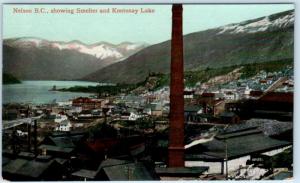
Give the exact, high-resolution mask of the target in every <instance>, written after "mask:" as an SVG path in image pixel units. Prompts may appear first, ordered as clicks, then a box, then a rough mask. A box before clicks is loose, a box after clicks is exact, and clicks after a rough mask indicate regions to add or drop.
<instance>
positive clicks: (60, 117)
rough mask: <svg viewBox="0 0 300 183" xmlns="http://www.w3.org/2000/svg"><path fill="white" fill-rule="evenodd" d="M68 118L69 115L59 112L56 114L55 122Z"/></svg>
mask: <svg viewBox="0 0 300 183" xmlns="http://www.w3.org/2000/svg"><path fill="white" fill-rule="evenodd" d="M65 120H68V117H67V116H66V115H62V114H57V115H56V116H55V119H54V122H55V123H61V122H62V121H65Z"/></svg>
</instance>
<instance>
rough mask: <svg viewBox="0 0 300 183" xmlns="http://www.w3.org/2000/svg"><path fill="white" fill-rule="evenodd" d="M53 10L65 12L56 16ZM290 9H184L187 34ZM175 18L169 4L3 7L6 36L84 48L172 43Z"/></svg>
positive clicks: (247, 6)
mask: <svg viewBox="0 0 300 183" xmlns="http://www.w3.org/2000/svg"><path fill="white" fill-rule="evenodd" d="M35 8H37V9H38V10H39V11H41V10H42V9H43V10H42V13H35ZM114 8H116V9H118V10H123V9H126V11H129V10H132V9H134V10H137V14H134V13H131V12H127V13H123V12H113V9H114ZM141 8H142V9H143V11H144V12H145V11H146V10H147V9H151V10H154V12H153V11H152V12H150V13H149V12H147V13H142V12H141ZM53 9H56V10H58V9H59V10H66V11H67V12H65V13H58V12H57V11H54V10H53ZM77 9H80V10H86V9H93V11H94V12H92V13H87V12H86V13H76V10H77ZM107 9H109V12H107ZM290 9H294V5H293V4H256V5H255V4H244V5H241V4H240V5H228V4H227V5H224V4H223V5H209V4H206V5H203V4H202V5H199V4H198V5H197V4H193V5H192V4H190V5H183V33H184V34H189V33H192V32H197V31H201V30H206V29H210V28H215V27H219V26H222V25H226V24H230V23H238V22H241V21H245V20H249V19H254V18H258V17H262V16H266V15H270V14H274V13H278V12H282V11H286V10H290ZM21 10H26V12H27V13H24V11H21ZM72 10H73V11H74V13H73V14H72V12H71V11H72ZM100 10H101V11H100ZM105 10H106V11H105ZM30 11H31V12H30ZM95 11H96V12H95ZM171 16H172V14H171V5H78V4H77V5H41V4H40V5H37V4H36V5H16V4H14V5H12V4H6V5H4V9H3V38H4V39H6V38H16V37H38V38H43V39H47V40H51V41H65V42H68V41H72V40H79V41H81V42H83V43H86V44H93V43H97V42H100V41H106V42H110V43H113V44H119V43H121V42H125V41H129V42H145V43H148V44H156V43H160V42H162V41H165V40H169V39H170V37H171Z"/></svg>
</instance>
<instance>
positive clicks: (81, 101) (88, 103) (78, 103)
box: [72, 97, 109, 110]
mask: <svg viewBox="0 0 300 183" xmlns="http://www.w3.org/2000/svg"><path fill="white" fill-rule="evenodd" d="M108 102H109V101H108V100H107V99H93V98H88V97H79V98H76V99H74V100H73V101H72V106H75V107H82V110H91V109H99V108H102V107H104V106H105V104H106V103H108Z"/></svg>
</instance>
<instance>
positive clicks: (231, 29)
mask: <svg viewBox="0 0 300 183" xmlns="http://www.w3.org/2000/svg"><path fill="white" fill-rule="evenodd" d="M278 16H279V17H278ZM294 21H295V13H294V11H291V12H289V13H288V14H286V15H283V16H280V14H277V16H274V15H270V16H265V17H261V18H258V19H254V20H250V21H245V22H241V23H237V24H229V25H225V26H222V27H220V28H219V32H218V33H217V34H224V33H227V34H238V33H256V32H263V31H267V30H274V29H283V28H286V27H289V26H291V25H294Z"/></svg>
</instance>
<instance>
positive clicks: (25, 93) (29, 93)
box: [2, 81, 98, 104]
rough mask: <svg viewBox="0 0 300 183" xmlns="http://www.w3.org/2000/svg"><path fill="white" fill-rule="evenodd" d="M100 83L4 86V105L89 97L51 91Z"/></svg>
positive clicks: (36, 83)
mask: <svg viewBox="0 0 300 183" xmlns="http://www.w3.org/2000/svg"><path fill="white" fill-rule="evenodd" d="M97 84H98V83H94V82H85V81H22V83H21V84H9V85H2V103H3V104H6V103H33V104H45V103H52V102H54V101H57V102H60V101H68V100H69V99H73V98H76V97H80V96H83V97H87V96H90V95H92V94H90V93H74V92H59V91H49V90H51V89H52V88H53V86H54V85H55V86H56V89H60V88H68V87H72V86H96V85H97Z"/></svg>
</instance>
